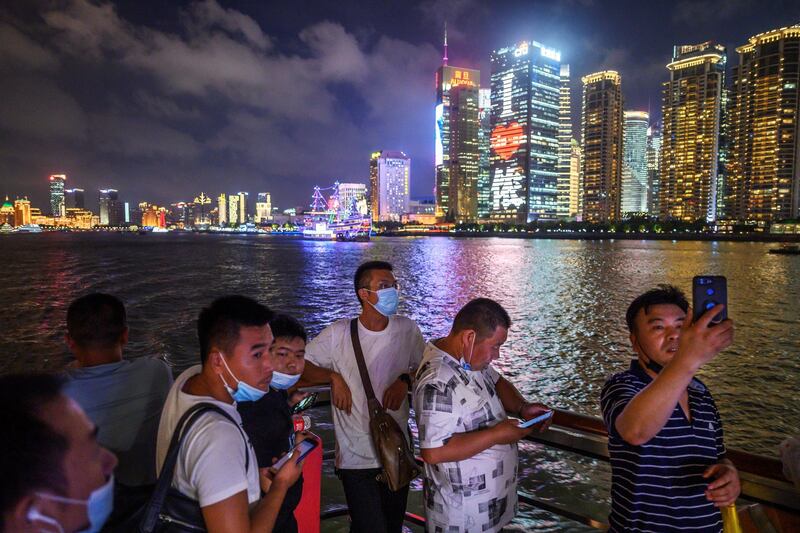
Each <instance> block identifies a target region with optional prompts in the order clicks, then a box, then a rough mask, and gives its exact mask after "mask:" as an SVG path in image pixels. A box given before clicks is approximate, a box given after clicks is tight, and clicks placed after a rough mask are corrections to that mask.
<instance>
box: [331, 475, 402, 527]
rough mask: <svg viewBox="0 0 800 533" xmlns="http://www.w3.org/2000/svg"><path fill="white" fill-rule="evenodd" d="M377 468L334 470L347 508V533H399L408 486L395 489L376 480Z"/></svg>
mask: <svg viewBox="0 0 800 533" xmlns="http://www.w3.org/2000/svg"><path fill="white" fill-rule="evenodd" d="M380 473H381V470H380V468H366V469H360V470H356V469H338V468H337V469H336V475H337V476H339V479H341V480H342V485H343V486H344V496H345V498H346V499H347V507H348V508H349V510H350V520H351V525H350V533H401V532H402V531H403V520H404V518H405V514H406V501H407V500H408V487H405V488H402V489H400V490H398V491H397V492H394V491H391V490H389V486H388V485H387V484H386V483H382V482H380V481H378V480H377V476H378V474H380Z"/></svg>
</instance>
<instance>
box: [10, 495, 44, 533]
mask: <svg viewBox="0 0 800 533" xmlns="http://www.w3.org/2000/svg"><path fill="white" fill-rule="evenodd" d="M38 516H39V510H38V508H37V506H36V502H35V497H34V496H33V494H28V495H26V496H23V497H22V498H20V499H19V501H17V503H15V504H14V506H13V507H11V509H9V510H8V511H7V512H6V513H5V516H4V517H3V518H4V521H5V528H4V529H3V531H33V530H35V528H32V527H31V523H32V522H33V521H35V520H36V519H37V517H38Z"/></svg>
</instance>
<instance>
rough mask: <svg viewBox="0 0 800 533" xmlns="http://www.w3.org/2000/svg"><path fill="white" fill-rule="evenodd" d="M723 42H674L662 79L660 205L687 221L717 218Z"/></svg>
mask: <svg viewBox="0 0 800 533" xmlns="http://www.w3.org/2000/svg"><path fill="white" fill-rule="evenodd" d="M725 63H726V51H725V47H724V46H722V45H719V44H713V43H712V42H710V41H708V42H705V43H700V44H696V45H685V46H676V47H675V48H674V50H673V55H672V62H670V63H669V64H668V65H667V70H669V76H670V79H669V81H667V82H665V83H664V92H663V103H662V113H661V115H662V120H663V130H662V134H663V135H662V144H661V161H660V168H659V174H660V176H659V178H660V189H659V209H660V214H661V216H662V217H664V218H672V219H678V220H683V221H687V222H691V221H695V220H705V221H713V220H716V217H717V189H718V185H719V181H720V178H721V176H720V172H722V171H723V168H722V159H721V155H722V154H721V151H720V148H721V147H720V135H721V132H722V128H721V126H722V120H723V100H724V98H725Z"/></svg>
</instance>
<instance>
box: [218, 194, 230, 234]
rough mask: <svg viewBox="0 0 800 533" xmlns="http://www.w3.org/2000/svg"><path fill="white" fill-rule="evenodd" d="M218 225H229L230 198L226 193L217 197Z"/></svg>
mask: <svg viewBox="0 0 800 533" xmlns="http://www.w3.org/2000/svg"><path fill="white" fill-rule="evenodd" d="M217 224H218V225H219V226H227V225H228V196H227V195H226V194H225V193H222V194H220V195H219V196H218V197H217Z"/></svg>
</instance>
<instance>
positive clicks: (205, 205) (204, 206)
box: [190, 192, 211, 224]
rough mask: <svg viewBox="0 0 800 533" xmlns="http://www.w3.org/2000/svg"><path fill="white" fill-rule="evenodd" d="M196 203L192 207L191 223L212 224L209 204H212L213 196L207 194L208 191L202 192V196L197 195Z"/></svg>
mask: <svg viewBox="0 0 800 533" xmlns="http://www.w3.org/2000/svg"><path fill="white" fill-rule="evenodd" d="M192 203H193V204H194V206H193V208H192V220H191V221H190V222H191V224H210V223H211V217H210V216H209V215H210V214H211V209H210V208H209V206H210V205H211V198H209V197H208V196H206V193H204V192H201V193H200V196H196V197H195V199H194V202H192Z"/></svg>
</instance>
